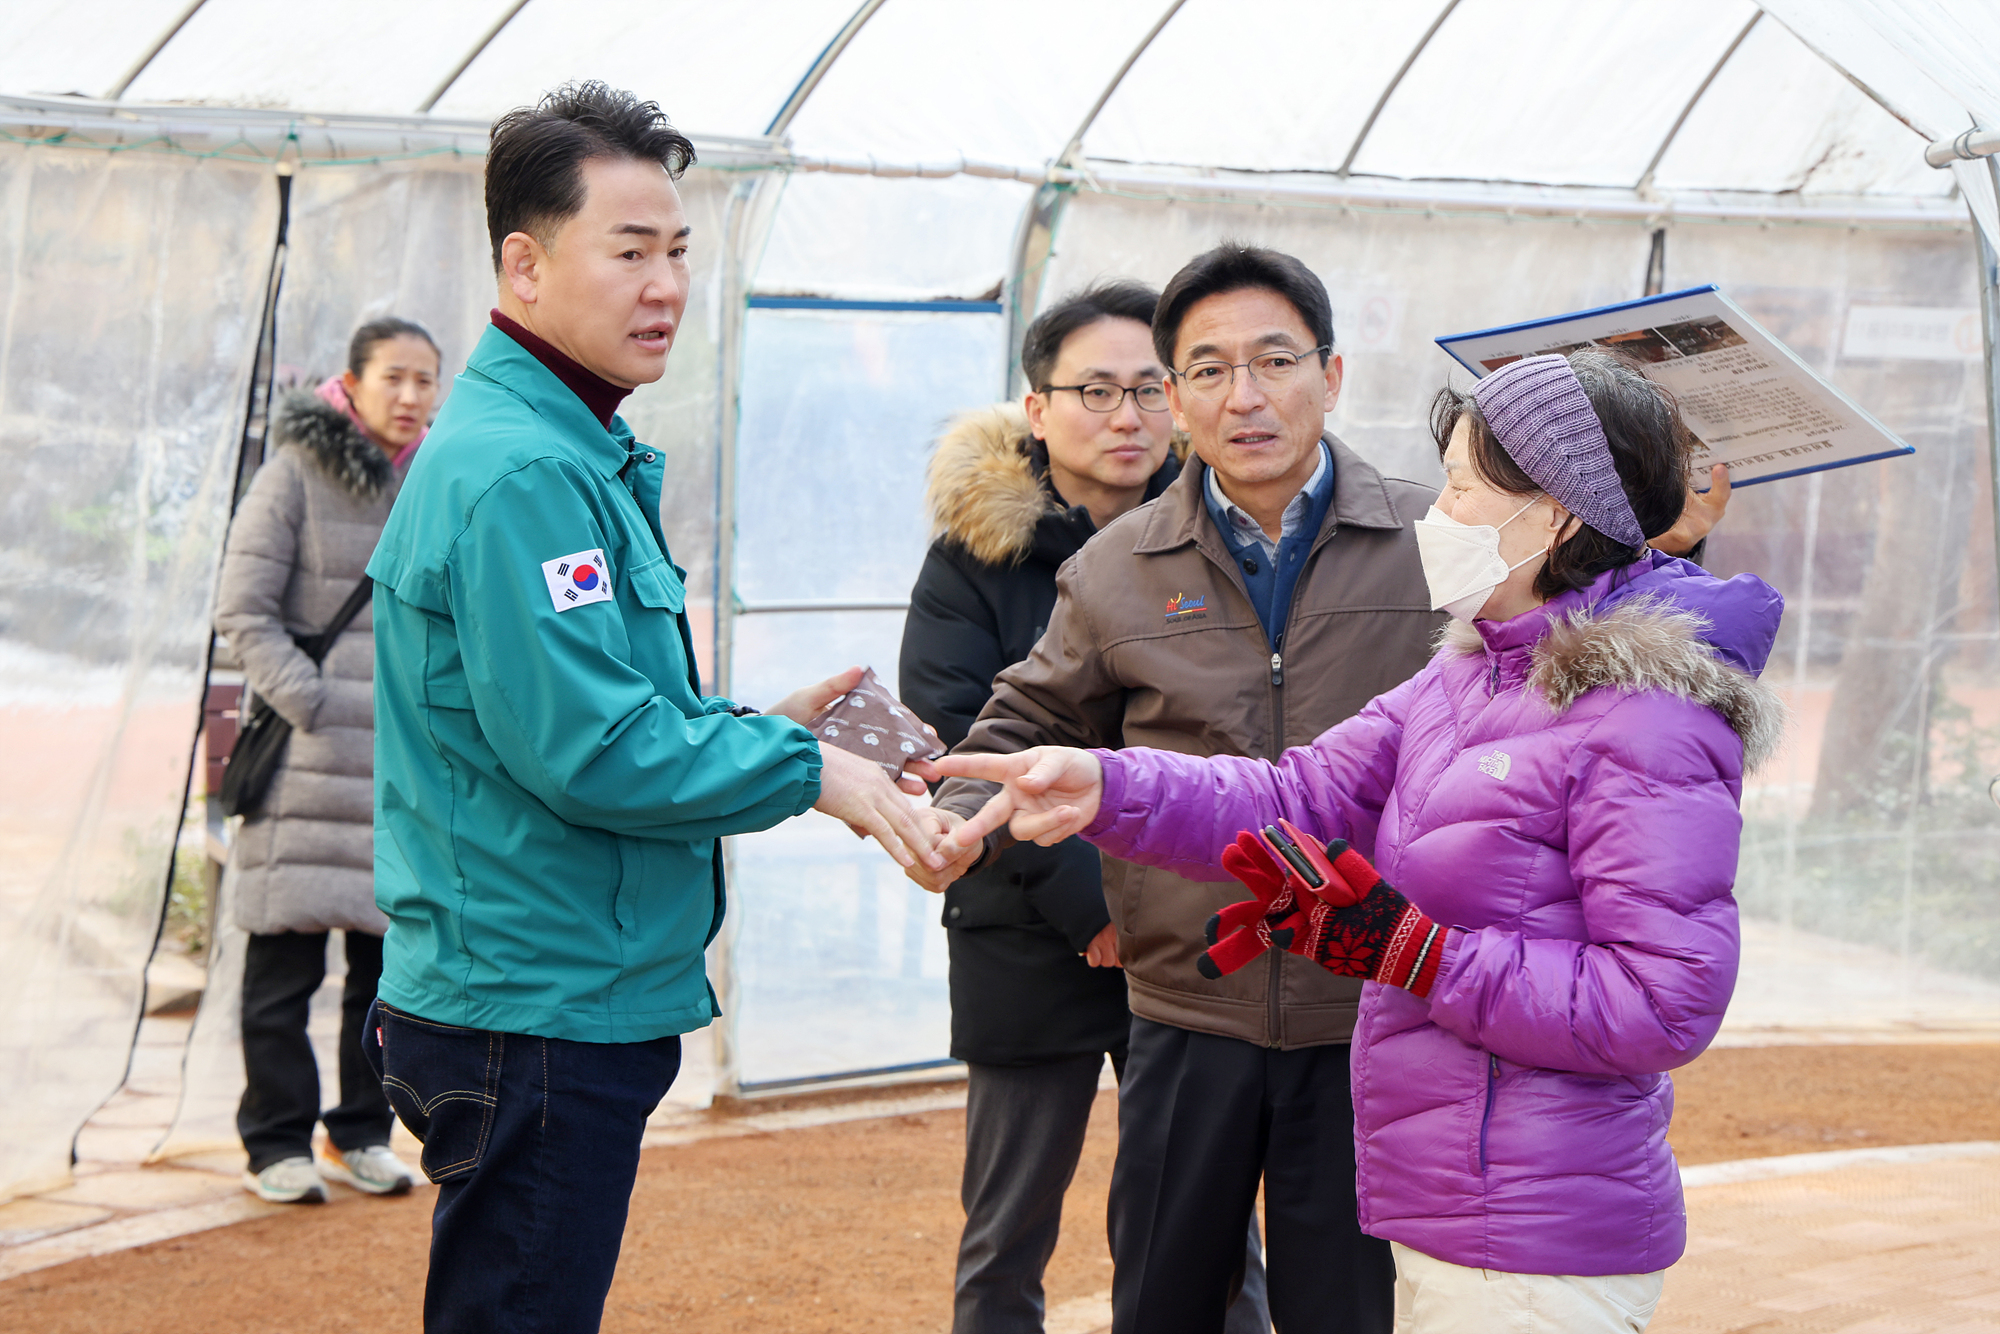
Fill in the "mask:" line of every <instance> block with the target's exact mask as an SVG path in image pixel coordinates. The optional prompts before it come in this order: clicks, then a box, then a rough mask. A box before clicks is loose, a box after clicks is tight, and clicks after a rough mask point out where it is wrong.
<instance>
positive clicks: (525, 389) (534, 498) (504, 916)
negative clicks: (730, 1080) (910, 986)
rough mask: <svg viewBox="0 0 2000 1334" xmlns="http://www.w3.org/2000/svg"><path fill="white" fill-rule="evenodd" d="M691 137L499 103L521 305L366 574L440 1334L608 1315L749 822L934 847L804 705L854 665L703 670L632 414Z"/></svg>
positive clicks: (515, 295)
mask: <svg viewBox="0 0 2000 1334" xmlns="http://www.w3.org/2000/svg"><path fill="white" fill-rule="evenodd" d="M692 158H693V147H692V145H691V144H689V142H688V141H687V140H686V139H685V138H684V137H682V136H681V135H679V134H678V133H676V132H675V131H674V130H673V129H672V128H671V126H669V125H668V124H667V122H666V118H665V117H664V116H663V115H661V114H660V111H659V108H658V107H657V106H655V105H654V104H652V103H650V102H647V103H641V102H638V101H637V100H636V99H635V98H633V97H632V96H631V95H630V94H626V93H618V92H614V91H612V90H610V89H607V88H605V87H603V86H602V85H592V84H586V85H580V86H576V87H571V88H565V89H561V90H559V91H558V92H556V93H553V94H551V95H550V96H549V97H547V98H545V99H543V101H542V103H541V104H540V105H539V106H538V107H536V108H534V109H532V110H522V111H517V112H514V113H511V114H509V115H508V116H505V117H503V118H502V119H501V120H500V121H499V122H498V123H496V125H495V126H494V131H493V145H492V151H491V154H490V156H489V158H488V166H487V220H488V226H489V230H490V231H491V235H492V241H493V247H494V260H495V264H496V267H497V268H498V269H499V270H500V309H499V310H496V311H495V312H494V313H493V327H491V328H489V329H487V330H486V332H485V334H484V335H483V336H482V337H481V339H480V341H479V344H478V346H477V347H476V348H475V349H474V351H473V353H472V356H471V358H470V360H469V361H468V363H467V366H466V370H465V373H464V374H463V375H462V376H460V377H459V378H458V381H457V383H456V385H455V387H454V389H453V391H452V395H451V398H450V401H449V402H448V403H447V405H446V407H445V409H444V411H443V412H442V413H441V414H440V415H439V417H438V420H437V424H436V426H435V427H434V428H433V429H432V431H431V433H430V436H429V438H428V441H427V443H426V445H425V449H424V452H423V453H422V454H421V455H420V456H419V461H418V463H417V464H416V465H415V466H414V467H413V468H412V470H411V473H410V476H409V478H408V480H407V481H406V483H405V484H404V489H403V492H402V494H401V496H400V498H399V499H398V501H397V504H396V507H395V510H394V511H393V513H392V514H391V516H390V519H389V524H388V527H387V528H386V529H385V531H384V532H383V535H382V540H381V544H380V546H379V547H378V548H377V550H376V553H375V556H374V559H373V560H372V561H371V562H370V563H369V566H368V572H369V574H370V575H371V576H373V577H374V579H375V581H376V594H375V600H374V627H375V643H376V653H377V670H376V676H375V681H376V697H375V710H376V770H375V774H376V776H375V847H376V897H377V901H378V902H379V903H380V905H381V907H382V910H383V912H384V913H386V914H387V915H388V917H389V920H390V927H389V932H388V935H387V938H386V941H385V948H384V958H383V975H382V983H381V988H380V992H379V1000H378V1003H377V1008H376V1011H375V1015H374V1022H373V1023H372V1024H371V1025H370V1029H371V1030H372V1032H373V1034H374V1035H376V1036H375V1042H376V1045H377V1047H378V1048H379V1052H378V1053H377V1054H378V1056H379V1060H380V1062H381V1065H382V1069H383V1076H384V1080H383V1082H384V1085H385V1087H386V1089H387V1091H388V1094H389V1098H390V1101H391V1102H392V1103H393V1105H394V1106H395V1108H396V1112H397V1114H398V1115H399V1116H400V1117H401V1118H402V1120H403V1122H404V1124H405V1125H407V1126H408V1127H409V1128H410V1129H411V1131H412V1132H414V1133H415V1134H416V1135H417V1137H418V1138H419V1139H421V1140H423V1142H424V1152H423V1166H424V1170H425V1172H426V1174H428V1175H429V1177H430V1178H431V1180H433V1181H435V1182H437V1183H439V1185H440V1186H441V1187H442V1189H441V1190H440V1191H439V1194H438V1202H437V1207H436V1211H435V1213H434V1215H433V1223H432V1247H431V1266H430V1277H429V1282H428V1284H427V1287H426V1291H425V1299H424V1320H425V1328H426V1329H427V1330H432V1331H436V1330H472V1331H477V1332H478V1334H498V1332H500V1331H516V1330H519V1331H530V1330H533V1331H542V1330H547V1331H563V1332H564V1334H573V1331H578V1330H592V1329H596V1328H597V1326H598V1321H599V1318H600V1316H601V1314H602V1310H603V1302H604V1294H605V1292H606V1290H607V1289H608V1288H609V1286H610V1283H611V1277H612V1273H613V1270H614V1269H615V1267H616V1263H617V1256H618V1245H619V1239H620V1236H621V1233H622V1231H623V1227H624V1221H625V1213H626V1208H627V1204H628V1201H629V1198H630V1195H631V1188H632V1182H633V1178H634V1175H635V1173H636V1171H637V1166H638V1156H639V1140H640V1136H641V1134H642V1132H643V1128H644V1124H645V1120H646V1117H647V1116H648V1115H649V1114H650V1113H651V1111H652V1110H653V1108H654V1107H655V1106H656V1105H657V1104H658V1103H659V1100H660V1098H661V1097H662V1096H663V1095H664V1094H665V1092H666V1090H667V1088H668V1086H669V1085H670V1084H671V1083H672V1081H673V1077H674V1074H675V1073H676V1071H677V1070H678V1068H679V1063H680V1036H679V1035H680V1034H682V1033H686V1032H689V1031H691V1030H693V1029H697V1028H701V1027H703V1026H704V1025H706V1024H707V1023H708V1022H709V1021H710V1019H712V1018H713V1017H714V1016H715V1015H716V1014H717V1009H716V1004H715V995H714V992H713V991H712V990H711V989H710V987H709V985H708V981H707V978H706V976H705V974H704V971H703V967H702V956H703V949H704V947H705V946H706V945H707V943H708V942H709V941H710V940H712V939H713V938H714V936H715V934H716V931H717V930H718V929H719V927H720V926H721V922H722V911H723V887H722V876H721V857H720V845H719V843H718V840H719V839H720V838H721V837H722V836H723V835H726V834H743V833H749V832H752V831H755V830H760V829H767V828H769V827H771V826H772V825H775V824H777V823H779V822H780V821H782V820H785V819H787V818H789V817H791V816H794V815H799V814H802V813H803V812H805V811H806V810H807V809H809V808H814V807H817V808H818V809H820V810H823V811H826V812H828V813H830V814H833V815H835V816H836V817H838V818H840V819H842V820H844V821H846V822H847V823H848V824H850V825H853V826H855V827H856V828H857V829H865V830H866V831H868V832H870V833H873V834H875V835H876V836H877V837H878V838H879V839H880V840H881V841H882V843H883V845H884V846H885V847H887V848H888V849H889V851H890V852H891V853H892V854H893V855H895V856H896V857H897V859H898V860H899V861H902V862H904V863H905V864H906V865H907V864H909V862H910V860H911V858H912V857H913V855H922V854H926V853H929V851H930V846H931V845H930V840H929V839H928V838H927V837H926V836H925V835H923V834H922V833H920V832H919V830H918V828H917V825H916V823H915V821H914V819H913V818H912V816H911V814H910V810H909V807H908V804H907V803H906V802H904V801H903V799H902V798H901V797H900V796H899V795H898V794H897V791H896V789H895V787H894V786H893V785H892V784H891V783H890V782H889V780H888V779H886V778H885V777H883V774H882V771H881V769H880V768H879V767H877V766H876V765H874V764H873V763H871V762H868V761H865V760H862V759H859V758H856V757H854V756H851V755H848V754H846V753H844V752H841V751H837V750H831V749H829V750H827V751H824V752H822V751H821V750H820V748H819V746H818V744H817V743H816V742H815V740H814V739H813V737H812V735H811V733H809V732H808V731H807V730H806V729H805V728H804V727H802V726H801V725H800V723H801V722H802V721H803V720H804V719H806V718H808V717H810V716H811V715H812V713H814V712H816V711H817V710H818V709H819V707H821V706H822V705H824V704H825V703H827V702H828V701H830V700H831V699H832V698H833V697H834V696H836V695H838V694H840V693H842V692H843V691H845V690H846V689H848V688H851V687H852V686H853V684H854V682H855V678H856V675H857V673H856V672H848V673H843V674H842V675H840V676H838V677H835V678H832V679H831V680H829V681H825V682H822V683H820V684H819V685H818V686H815V687H809V688H807V689H804V690H801V691H798V692H796V693H795V694H793V695H791V696H788V697H787V698H786V699H785V700H783V701H780V702H779V703H778V705H776V706H775V707H774V709H773V711H772V712H771V713H768V714H762V715H759V714H756V713H755V711H754V710H748V709H743V708H739V707H738V706H736V705H734V704H733V703H731V701H729V700H726V699H719V698H714V697H708V696H703V695H702V694H701V693H700V690H699V688H698V680H697V676H696V672H695V659H694V652H693V641H692V639H691V638H690V635H689V632H688V624H687V619H686V616H685V614H684V612H683V606H682V604H683V599H684V598H685V596H686V593H685V589H684V586H683V584H682V582H681V580H682V571H681V570H680V569H679V568H678V567H677V566H675V565H674V564H673V562H672V560H671V559H670V557H669V556H668V554H667V549H666V541H665V538H664V536H663V534H662V532H661V529H660V518H659V512H660V503H661V494H662V488H663V486H665V485H666V484H667V479H666V478H665V476H664V465H663V463H662V461H661V459H660V456H659V455H658V453H657V452H655V451H653V450H649V449H647V448H646V447H645V446H644V445H642V444H639V443H637V442H635V441H634V440H633V438H632V432H631V430H630V429H629V428H627V427H626V425H625V423H624V422H623V421H621V420H619V418H618V417H617V416H616V415H614V414H615V409H616V407H617V405H618V403H619V401H620V400H621V399H622V398H623V397H624V395H625V394H626V393H627V392H629V391H630V390H631V389H632V388H633V387H635V386H636V385H639V384H642V383H646V382H648V381H651V380H656V379H658V378H659V376H660V374H661V372H662V370H663V369H664V366H665V361H666V355H667V351H668V349H669V347H670V346H671V345H672V341H673V334H674V331H675V329H676V327H677V326H678V324H679V321H680V319H681V316H682V313H683V311H684V309H685V307H686V302H687V292H688V275H687V264H686V253H687V246H688V234H689V229H688V227H687V224H686V218H685V215H684V214H683V213H682V211H681V207H680V201H679V197H678V194H677V192H676V191H675V189H674V184H673V179H674V178H675V177H677V176H678V175H679V174H680V172H681V171H682V170H684V169H685V168H686V166H687V164H688V163H689V162H690V161H692ZM919 767H920V768H921V767H922V766H919ZM905 781H906V782H908V783H909V784H910V785H911V787H912V790H914V791H921V790H922V785H921V783H920V782H918V781H917V780H916V779H915V778H911V779H906V780H905ZM912 850H914V853H913V851H912Z"/></svg>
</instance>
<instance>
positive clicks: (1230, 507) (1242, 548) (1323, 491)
mask: <svg viewBox="0 0 2000 1334" xmlns="http://www.w3.org/2000/svg"><path fill="white" fill-rule="evenodd" d="M1205 481H1206V486H1205V488H1204V495H1205V497H1206V498H1207V501H1208V516H1209V518H1211V519H1213V520H1214V521H1215V527H1216V531H1218V532H1219V533H1221V534H1222V542H1223V545H1224V546H1226V547H1228V548H1229V553H1230V555H1232V556H1234V557H1235V558H1236V564H1237V568H1238V569H1240V570H1242V571H1243V585H1244V587H1245V588H1247V589H1248V590H1249V592H1250V601H1251V604H1252V605H1253V606H1255V607H1256V608H1257V619H1258V620H1260V621H1262V622H1263V623H1264V633H1265V634H1266V635H1268V636H1269V637H1270V640H1271V644H1272V646H1273V647H1276V646H1277V644H1278V643H1279V641H1280V640H1282V639H1283V637H1284V633H1285V619H1286V617H1287V616H1288V615H1289V614H1290V612H1291V602H1292V590H1293V589H1294V588H1296V587H1297V586H1298V582H1299V571H1301V570H1303V569H1304V568H1305V563H1306V556H1307V554H1308V553H1310V552H1311V551H1312V545H1313V541H1314V539H1316V538H1317V537H1318V536H1319V530H1320V527H1321V526H1322V525H1323V524H1324V523H1325V522H1326V511H1327V506H1328V505H1329V504H1330V503H1331V502H1332V500H1333V452H1332V451H1331V450H1329V449H1328V448H1327V447H1326V442H1325V441H1323V440H1322V441H1321V442H1320V446H1319V466H1318V467H1317V468H1314V469H1313V474H1312V476H1311V477H1308V478H1307V479H1306V484H1305V485H1304V486H1303V487H1301V488H1300V490H1299V493H1298V494H1297V495H1295V496H1293V497H1292V499H1291V503H1290V504H1288V505H1286V506H1285V512H1284V514H1283V516H1282V517H1280V519H1279V520H1278V539H1277V540H1276V541H1275V542H1274V541H1272V540H1271V537H1270V534H1268V533H1266V532H1265V531H1264V529H1263V527H1262V526H1261V525H1260V524H1259V523H1258V522H1257V521H1256V520H1255V519H1253V518H1251V517H1250V516H1249V515H1248V514H1247V513H1245V512H1244V510H1243V508H1242V507H1241V506H1239V505H1238V504H1236V502H1234V501H1232V500H1231V499H1229V497H1228V496H1225V495H1224V494H1222V486H1221V484H1220V483H1219V482H1217V481H1216V479H1215V469H1213V468H1210V469H1209V470H1208V476H1207V478H1206V479H1205Z"/></svg>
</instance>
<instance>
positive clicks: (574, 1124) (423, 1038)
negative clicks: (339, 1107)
mask: <svg viewBox="0 0 2000 1334" xmlns="http://www.w3.org/2000/svg"><path fill="white" fill-rule="evenodd" d="M363 1049H364V1051H365V1052H366V1053H367V1055H368V1059H369V1063H370V1064H371V1065H374V1066H375V1067H376V1069H378V1070H379V1071H380V1072H381V1075H382V1086H383V1089H384V1091H385V1092H386V1093H387V1094H388V1096H389V1105H390V1106H392V1107H394V1108H395V1110H396V1115H397V1117H398V1118H400V1119H401V1120H402V1122H403V1124H404V1125H405V1126H408V1127H409V1129H410V1133H411V1134H413V1135H415V1136H416V1137H417V1138H418V1139H420V1140H422V1141H423V1145H424V1152H423V1158H422V1163H423V1169H424V1175H425V1176H427V1177H429V1178H430V1179H431V1180H432V1181H434V1182H436V1183H437V1185H438V1188H439V1189H438V1200H437V1208H436V1209H435V1210H434V1211H433V1212H432V1214H431V1263H430V1276H429V1278H428V1279H427V1281H426V1282H425V1284H424V1330H425V1331H426V1334H580V1332H582V1331H591V1330H595V1329H596V1328H597V1327H598V1323H599V1321H600V1320H601V1319H602V1318H603V1315H604V1296H605V1293H606V1292H608V1291H609V1290H610V1288H611V1277H612V1274H613V1273H614V1272H615V1271H616V1270H617V1268H618V1246H619V1242H620V1240H621V1239H622V1238H623V1236H624V1232H625V1214H626V1210H627V1208H628V1207H629V1206H630V1204H631V1200H632V1182H633V1180H634V1178H635V1177H636V1176H637V1174H638V1171H639V1139H640V1136H641V1135H642V1134H644V1132H645V1126H646V1118H647V1117H648V1116H650V1115H651V1114H652V1112H653V1109H654V1108H655V1107H657V1106H659V1103H660V1099H661V1098H662V1097H664V1096H666V1092H667V1089H668V1088H669V1087H670V1086H671V1085H672V1084H673V1082H674V1076H675V1075H676V1074H677V1073H679V1071H680V1063H681V1040H680V1039H679V1038H678V1037H668V1038H656V1039H654V1040H653V1041H651V1042H629V1043H593V1042H569V1041H565V1040H564V1039H561V1038H539V1037H529V1036H526V1035H523V1034H520V1033H493V1032H487V1031H484V1030H481V1029H475V1028H460V1027H458V1026H456V1025H453V1024H440V1023H436V1022H434V1021H432V1020H429V1019H424V1018H421V1017H419V1016H417V1015H413V1014H408V1013H405V1012H404V1011H401V1010H398V1009H395V1008H393V1007H391V1006H388V1005H384V1004H383V1003H382V1002H380V1001H377V1002H376V1003H375V1006H374V1008H373V1009H372V1010H371V1011H370V1012H369V1022H368V1032H367V1038H366V1041H365V1042H364V1044H363Z"/></svg>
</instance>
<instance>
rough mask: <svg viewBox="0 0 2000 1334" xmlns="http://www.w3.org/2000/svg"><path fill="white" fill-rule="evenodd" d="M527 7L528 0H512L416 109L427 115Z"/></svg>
mask: <svg viewBox="0 0 2000 1334" xmlns="http://www.w3.org/2000/svg"><path fill="white" fill-rule="evenodd" d="M527 7H528V0H514V3H513V4H512V5H509V6H508V8H507V12H506V13H504V14H502V15H501V16H500V17H499V18H497V19H495V20H493V24H492V26H491V27H489V28H487V29H486V32H485V33H484V34H483V35H482V36H481V37H480V39H479V40H478V41H476V42H474V43H473V44H472V49H471V50H470V51H467V52H466V53H465V59H463V60H461V61H459V62H458V63H457V64H456V65H453V66H452V67H451V73H449V74H447V75H445V76H444V81H443V82H441V83H439V84H438V86H437V87H435V88H433V89H431V95H430V96H429V97H426V98H425V99H424V100H423V105H421V106H419V107H418V108H417V110H418V111H419V112H421V113H422V114H424V115H429V114H430V110H431V108H432V107H434V106H436V105H437V104H438V102H439V100H440V99H441V98H443V97H444V95H445V94H446V93H448V92H450V91H451V86H452V85H453V84H455V83H457V82H458V81H459V78H460V77H461V76H462V75H463V74H464V73H465V72H466V71H467V70H468V69H471V68H472V62H473V61H475V60H477V59H479V57H480V56H482V55H484V54H485V53H486V48H487V47H489V46H491V45H492V44H493V39H494V38H495V37H498V36H499V35H500V30H501V29H502V28H504V27H506V26H507V25H508V24H510V23H512V22H513V21H514V16H515V15H516V14H518V13H520V12H521V11H522V10H524V9H526V8H527Z"/></svg>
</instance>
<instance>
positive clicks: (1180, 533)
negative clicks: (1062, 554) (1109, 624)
mask: <svg viewBox="0 0 2000 1334" xmlns="http://www.w3.org/2000/svg"><path fill="white" fill-rule="evenodd" d="M1320 439H1322V440H1324V441H1325V442H1326V446H1327V448H1328V449H1329V450H1331V451H1332V452H1333V503H1332V504H1330V505H1328V506H1327V510H1326V518H1325V519H1324V520H1322V521H1321V523H1320V530H1319V535H1318V536H1317V537H1315V538H1314V539H1313V546H1314V547H1315V548H1317V547H1318V546H1319V544H1320V543H1322V542H1324V541H1326V539H1327V538H1329V537H1331V536H1333V534H1334V533H1336V532H1338V531H1339V530H1340V528H1341V527H1343V526H1346V527H1350V528H1376V529H1390V530H1394V529H1397V528H1401V527H1402V526H1403V519H1402V518H1401V517H1400V516H1399V515H1398V514H1397V513H1396V505H1395V502H1394V501H1392V500H1390V499H1389V488H1388V486H1387V485H1386V484H1385V483H1384V482H1383V480H1382V474H1381V473H1380V472H1378V471H1377V470H1376V469H1375V468H1374V467H1373V465H1371V464H1369V463H1367V462H1365V461H1364V460H1363V459H1362V457H1361V456H1360V455H1359V454H1356V453H1355V452H1354V451H1353V450H1351V449H1349V448H1348V447H1347V446H1346V445H1345V444H1343V443H1341V440H1340V437H1339V436H1337V435H1335V434H1333V433H1332V432H1331V431H1329V432H1327V433H1326V434H1325V435H1323V436H1321V437H1320ZM1207 486H1208V465H1207V464H1206V463H1203V462H1202V461H1201V460H1200V459H1199V458H1197V457H1195V456H1193V455H1190V456H1189V457H1188V461H1187V463H1186V465H1185V466H1184V467H1182V469H1181V475H1180V476H1179V477H1178V478H1177V479H1175V481H1174V483H1173V485H1171V486H1169V487H1168V488H1167V489H1166V491H1165V492H1164V493H1163V494H1162V495H1161V496H1160V498H1159V500H1158V501H1156V502H1154V504H1153V507H1152V510H1151V511H1150V514H1151V517H1150V518H1149V519H1148V520H1147V521H1146V526H1145V527H1144V528H1143V529H1142V530H1141V531H1140V533H1139V540H1138V541H1137V542H1136V543H1135V544H1134V545H1133V547H1132V554H1133V555H1135V556H1151V555H1157V554H1158V553H1160V552H1165V551H1174V550H1178V549H1179V548H1181V547H1184V546H1188V545H1191V544H1192V545H1195V546H1200V547H1202V548H1203V549H1204V550H1207V551H1209V553H1210V554H1211V555H1213V556H1215V558H1216V559H1217V560H1219V561H1224V562H1227V561H1228V559H1229V557H1228V553H1227V552H1225V551H1224V550H1223V548H1222V535H1221V534H1220V533H1218V532H1217V531H1216V529H1215V521H1214V520H1213V519H1212V518H1210V517H1209V513H1208V501H1207Z"/></svg>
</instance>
